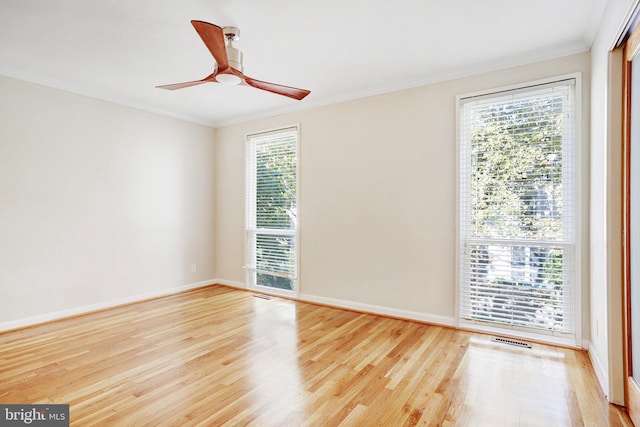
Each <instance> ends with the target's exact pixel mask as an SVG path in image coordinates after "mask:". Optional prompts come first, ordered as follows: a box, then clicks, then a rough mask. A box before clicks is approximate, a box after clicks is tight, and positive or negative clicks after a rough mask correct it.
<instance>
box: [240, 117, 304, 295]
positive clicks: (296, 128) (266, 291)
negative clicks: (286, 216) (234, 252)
mask: <svg viewBox="0 0 640 427" xmlns="http://www.w3.org/2000/svg"><path fill="white" fill-rule="evenodd" d="M289 130H294V131H295V133H296V218H297V223H296V228H295V232H294V234H293V236H294V239H295V249H296V262H295V268H296V278H295V281H296V285H295V286H294V289H293V290H286V289H278V288H272V287H269V286H261V285H257V284H255V283H253V281H252V280H250V279H249V274H251V273H250V269H249V266H248V262H247V261H248V256H249V248H248V247H247V219H246V218H247V215H248V209H249V205H248V203H249V200H248V199H249V197H248V195H247V194H246V192H247V191H248V188H249V183H248V180H249V173H248V170H247V168H248V167H249V156H250V145H251V142H250V138H251V137H254V136H261V135H268V134H276V133H279V132H284V131H289ZM300 135H301V131H300V123H295V124H291V125H284V126H279V127H275V128H269V129H265V130H260V131H255V132H248V133H245V135H244V141H245V142H244V151H245V155H244V192H245V194H244V219H243V239H244V244H243V247H244V254H243V261H244V262H243V266H242V269H243V270H244V271H245V287H246V288H247V289H250V290H253V291H257V292H260V293H263V294H271V295H275V296H283V297H287V298H297V297H298V296H299V295H300V288H301V287H300Z"/></svg>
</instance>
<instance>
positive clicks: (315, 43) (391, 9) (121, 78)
mask: <svg viewBox="0 0 640 427" xmlns="http://www.w3.org/2000/svg"><path fill="white" fill-rule="evenodd" d="M606 1H607V0H536V1H531V0H482V1H478V0H398V1H388V0H322V1H313V2H312V1H301V0H183V1H175V0H101V1H98V0H92V1H88V0H0V74H2V75H5V76H8V77H14V78H18V79H22V80H27V81H31V82H35V83H39V84H43V85H46V86H50V87H54V88H58V89H63V90H67V91H70V92H75V93H78V94H82V95H86V96H90V97H95V98H99V99H103V100H107V101H110V102H114V103H118V104H122V105H127V106H132V107H135V108H140V109H143V110H147V111H152V112H155V113H160V114H165V115H168V116H172V117H179V118H182V119H186V120H189V121H193V122H196V123H202V124H207V125H210V126H222V125H226V124H231V123H237V122H241V121H244V120H249V119H252V118H258V117H264V116H269V115H273V114H278V113H283V112H288V111H294V110H297V109H306V108H311V107H315V106H319V105H324V104H329V103H334V102H339V101H344V100H349V99H355V98H360V97H364V96H370V95H374V94H378V93H384V92H389V91H393V90H399V89H404V88H408V87H413V86H418V85H421V84H426V83H432V82H437V81H443V80H449V79H452V78H455V77H460V76H465V75H471V74H476V73H479V72H484V71H489V70H493V69H500V68H505V67H509V66H515V65H521V64H525V63H530V62H535V61H539V60H545V59H551V58H555V57H559V56H563V55H568V54H572V53H577V52H583V51H587V50H589V48H590V47H591V43H592V41H593V38H594V36H595V32H596V30H597V27H598V25H599V23H600V17H601V15H602V12H603V10H604V7H605V5H606ZM192 19H198V20H203V21H207V22H211V23H214V24H217V25H219V26H228V25H233V26H237V27H239V28H240V40H239V41H238V42H236V43H235V44H234V45H235V47H236V48H238V49H240V50H241V51H242V52H243V54H244V72H245V74H246V75H248V76H250V77H253V78H256V79H259V80H265V81H269V82H274V83H279V84H285V85H288V86H295V87H299V88H304V89H309V90H311V94H310V95H309V96H308V97H306V98H305V99H304V100H302V101H296V100H292V99H289V98H286V97H282V96H279V95H275V94H272V93H269V92H265V91H261V90H257V89H253V88H250V87H246V86H224V85H222V84H210V83H207V84H203V85H199V86H194V87H190V88H186V89H180V90H175V91H167V90H161V89H156V88H155V86H156V85H161V84H168V83H178V82H184V81H190V80H198V79H201V78H204V77H205V76H207V75H209V74H210V73H211V72H212V71H213V68H214V66H215V62H214V59H213V58H212V56H211V54H210V53H209V51H208V50H207V48H206V47H205V46H204V44H203V43H202V41H201V39H200V38H199V36H198V34H197V33H196V32H195V30H194V29H193V27H192V26H191V24H190V21H191V20H192Z"/></svg>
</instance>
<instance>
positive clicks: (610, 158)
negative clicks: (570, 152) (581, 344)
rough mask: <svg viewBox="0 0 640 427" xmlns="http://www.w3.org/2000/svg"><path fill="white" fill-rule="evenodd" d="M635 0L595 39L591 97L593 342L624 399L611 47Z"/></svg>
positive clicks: (612, 393)
mask: <svg viewBox="0 0 640 427" xmlns="http://www.w3.org/2000/svg"><path fill="white" fill-rule="evenodd" d="M635 3H636V0H609V2H608V4H607V8H606V10H605V13H604V16H603V18H602V22H601V23H600V29H599V31H598V34H597V36H596V39H595V41H594V43H593V46H592V49H591V54H592V80H591V81H592V86H591V92H592V102H591V194H590V199H591V205H590V210H591V227H590V234H591V245H590V259H591V270H590V276H591V288H590V292H591V331H592V333H591V347H590V349H589V350H590V354H591V358H592V360H593V361H594V366H595V368H596V373H597V374H598V378H599V379H600V381H601V384H602V386H603V388H604V390H605V393H606V394H607V395H608V398H609V400H610V401H611V402H614V403H618V404H623V403H624V382H623V352H622V299H621V298H622V273H621V258H620V257H621V244H622V239H621V231H622V229H621V218H622V214H621V210H620V208H621V204H620V195H621V164H620V161H621V158H622V154H621V121H620V120H621V117H620V107H621V105H622V98H621V94H622V88H621V73H622V68H621V64H620V61H621V56H620V53H619V52H618V53H616V54H612V53H611V49H612V47H613V45H614V43H615V42H616V39H617V37H618V35H619V34H620V32H621V30H622V27H623V25H624V24H625V22H626V20H627V19H628V16H629V12H630V11H631V9H632V6H633V4H635Z"/></svg>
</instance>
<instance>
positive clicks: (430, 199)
mask: <svg viewBox="0 0 640 427" xmlns="http://www.w3.org/2000/svg"><path fill="white" fill-rule="evenodd" d="M578 71H579V72H582V73H583V106H584V108H583V109H584V114H583V116H584V126H583V141H585V144H584V147H583V149H584V150H583V151H584V162H583V163H584V168H585V170H584V174H583V175H584V177H585V182H584V191H585V192H588V180H587V178H586V177H588V176H589V173H588V166H589V163H588V158H589V156H588V154H589V153H588V145H587V142H588V140H589V139H588V134H589V122H588V114H587V112H588V107H587V106H588V105H589V88H590V55H589V53H583V54H579V55H573V56H569V57H565V58H561V59H557V60H553V61H548V62H542V63H536V64H531V65H527V66H522V67H517V68H512V69H508V70H503V71H499V72H491V73H486V74H482V75H478V76H474V77H469V78H463V79H457V80H453V81H448V82H444V83H439V84H433V85H428V86H423V87H419V88H414V89H409V90H404V91H400V92H395V93H390V94H385V95H379V96H374V97H370V98H365V99H360V100H356V101H351V102H345V103H341V104H335V105H330V106H325V107H320V108H315V109H312V110H308V111H302V112H296V113H290V114H286V115H282V116H278V117H273V118H268V119H263V120H256V121H252V122H248V123H244V124H239V125H233V126H227V127H223V128H220V129H218V130H217V133H216V147H217V148H216V158H217V167H216V169H217V173H218V175H217V180H216V183H217V186H216V194H217V203H218V205H217V206H218V208H217V215H216V239H217V240H216V245H217V248H218V250H217V252H216V269H217V273H218V277H219V278H223V279H226V281H228V282H230V283H235V284H242V283H243V282H244V273H243V270H242V268H241V267H242V264H243V224H244V210H243V209H244V199H243V192H244V190H243V188H244V187H243V185H244V176H243V174H244V163H243V162H244V135H245V134H246V133H250V132H256V131H260V130H265V129H272V128H275V127H279V126H285V125H290V124H295V123H300V124H301V148H300V175H301V177H300V180H301V182H300V207H299V209H300V288H301V289H300V292H301V297H302V298H303V299H308V300H314V301H320V302H325V303H335V304H339V305H343V306H351V307H356V308H364V309H367V308H371V309H375V310H377V311H382V312H385V313H389V314H395V315H407V316H408V317H413V318H420V319H424V320H432V321H436V322H441V323H453V322H454V319H455V287H456V284H455V245H456V241H455V235H456V219H455V218H456V136H455V135H456V115H455V111H456V107H455V101H456V95H458V94H464V93H469V92H474V91H479V90H484V89H490V88H495V87H502V86H505V85H510V84H515V83H521V82H527V81H532V80H537V79H542V78H547V77H552V76H557V75H562V74H567V73H571V72H578ZM587 208H588V198H587V197H585V199H584V204H583V211H584V212H585V213H586V212H587ZM583 220H584V232H585V233H584V236H583V241H584V242H585V244H586V242H588V239H587V236H586V232H587V231H588V214H587V215H586V216H585V217H584V218H583ZM584 266H585V274H583V285H584V294H585V295H584V300H585V301H588V297H587V289H588V288H587V285H588V275H587V274H586V273H587V272H588V270H587V269H586V266H587V263H586V262H585V263H584ZM583 316H584V318H585V319H586V318H588V317H587V316H588V303H587V304H585V311H584V312H583ZM583 332H584V335H585V336H588V322H585V330H584V331H583Z"/></svg>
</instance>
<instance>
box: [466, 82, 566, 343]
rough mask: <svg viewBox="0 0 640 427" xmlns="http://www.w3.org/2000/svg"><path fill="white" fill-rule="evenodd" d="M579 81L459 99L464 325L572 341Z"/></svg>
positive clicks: (546, 84) (547, 84)
mask: <svg viewBox="0 0 640 427" xmlns="http://www.w3.org/2000/svg"><path fill="white" fill-rule="evenodd" d="M576 81H577V77H574V78H570V79H566V80H560V81H555V82H551V83H545V84H536V85H531V86H528V87H523V88H518V89H513V90H505V91H499V92H494V93H490V94H483V95H477V96H468V97H459V98H458V102H459V105H458V107H459V153H460V157H459V161H460V165H459V173H460V176H459V230H458V236H459V251H460V252H459V254H458V263H459V265H458V267H459V273H458V279H459V292H458V294H459V310H458V313H459V318H460V322H461V323H462V324H467V325H474V326H478V327H479V328H483V327H491V328H495V327H499V328H502V329H504V328H508V329H511V330H514V329H515V330H521V331H523V332H525V333H530V332H534V333H535V334H540V333H544V334H550V335H556V336H559V337H562V338H570V337H571V336H573V337H574V341H575V323H576V322H575V315H576V313H575V309H574V307H575V305H576V304H575V298H576V292H577V291H578V290H577V289H576V286H575V283H576V275H577V269H576V238H575V236H576V223H577V222H576V219H575V212H576V210H575V209H574V206H575V201H576V198H575V195H576V179H575V177H576V173H577V172H576V161H575V157H576V149H575V147H576V141H575V140H576V136H575V129H576V124H575V121H576V120H575V112H574V94H575V86H576ZM574 344H575V342H574Z"/></svg>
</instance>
